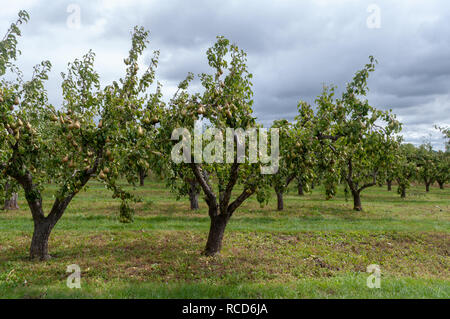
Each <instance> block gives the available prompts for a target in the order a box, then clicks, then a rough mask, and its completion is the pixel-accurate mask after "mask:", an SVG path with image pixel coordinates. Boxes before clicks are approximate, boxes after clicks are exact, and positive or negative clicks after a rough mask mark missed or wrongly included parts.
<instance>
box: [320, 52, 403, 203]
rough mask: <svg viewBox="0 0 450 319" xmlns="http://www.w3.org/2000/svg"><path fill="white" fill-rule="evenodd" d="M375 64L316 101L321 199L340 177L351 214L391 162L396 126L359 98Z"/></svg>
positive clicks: (388, 116) (327, 90)
mask: <svg viewBox="0 0 450 319" xmlns="http://www.w3.org/2000/svg"><path fill="white" fill-rule="evenodd" d="M375 63H376V61H375V59H374V58H373V57H370V61H369V63H368V64H366V65H365V67H364V68H363V69H362V70H360V71H358V72H357V73H356V74H355V76H354V78H353V80H352V81H351V82H350V83H348V84H347V87H346V89H345V91H344V92H343V93H342V96H341V97H340V98H335V97H334V95H335V88H334V87H331V88H329V87H324V90H323V93H322V94H321V95H320V96H319V97H318V98H317V99H316V104H317V111H316V113H315V115H314V119H315V126H314V130H315V133H314V135H315V138H317V139H318V140H319V141H320V142H321V145H322V146H321V150H322V155H321V158H322V163H323V164H324V165H325V166H326V169H324V172H325V174H324V184H325V186H326V191H327V196H332V195H334V193H335V192H336V185H337V184H338V183H339V182H340V181H341V177H343V179H344V181H345V183H346V190H349V192H351V194H352V197H353V209H354V210H357V211H360V210H362V205H361V192H362V191H364V190H365V189H367V188H368V187H371V186H375V185H377V184H381V183H383V182H384V180H386V176H385V175H386V174H385V172H386V169H387V167H389V165H391V163H392V162H393V161H394V160H395V149H396V147H397V145H398V143H399V138H398V137H397V136H396V134H397V133H398V132H399V131H400V129H401V124H400V123H399V121H398V120H396V117H395V115H394V114H392V113H391V111H380V110H377V109H376V108H375V107H373V106H371V105H370V104H369V102H368V101H367V99H364V97H365V96H366V94H367V92H368V86H367V79H368V77H369V74H370V72H373V71H374V70H375Z"/></svg>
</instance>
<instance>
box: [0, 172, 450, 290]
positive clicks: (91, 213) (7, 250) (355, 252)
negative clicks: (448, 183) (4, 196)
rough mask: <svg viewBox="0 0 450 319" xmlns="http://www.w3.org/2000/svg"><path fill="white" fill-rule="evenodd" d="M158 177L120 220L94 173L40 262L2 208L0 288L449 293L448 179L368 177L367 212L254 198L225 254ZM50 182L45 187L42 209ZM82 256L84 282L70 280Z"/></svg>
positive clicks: (26, 229) (14, 217)
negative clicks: (402, 185) (377, 183)
mask: <svg viewBox="0 0 450 319" xmlns="http://www.w3.org/2000/svg"><path fill="white" fill-rule="evenodd" d="M163 186H164V185H163V184H162V183H160V182H157V181H152V182H148V183H147V185H146V186H145V187H144V188H137V189H135V190H133V192H134V193H135V194H139V195H140V196H141V197H142V202H141V203H138V204H137V205H136V216H135V222H134V223H132V224H121V223H119V222H118V219H117V212H118V206H119V203H118V202H117V201H114V200H112V199H110V197H109V196H108V193H107V191H106V190H105V189H104V188H103V187H102V186H101V185H100V184H99V183H96V182H93V183H91V184H90V188H89V189H88V191H87V192H83V193H80V194H79V195H78V196H77V197H76V198H75V200H74V201H73V202H72V203H71V205H70V206H69V209H68V211H67V212H66V214H65V215H64V216H63V218H62V219H61V221H60V222H59V224H58V225H57V227H56V228H55V230H54V232H53V234H52V237H51V238H50V252H51V254H52V255H53V256H54V257H55V258H53V259H51V260H50V261H47V262H35V261H29V260H28V247H29V243H30V240H31V232H32V220H31V217H30V213H29V211H28V210H27V209H26V204H25V203H24V202H23V196H22V194H20V198H21V199H22V200H21V201H20V203H19V204H20V206H21V210H18V211H9V212H0V297H3V298H8V297H11V298H12V297H20V298H66V297H79V298H92V297H100V298H222V297H226V298H397V297H398V298H401V297H408V298H430V297H436V298H449V296H450V273H449V269H450V259H449V248H450V210H449V205H450V189H449V188H446V189H444V190H439V189H437V188H432V191H431V192H430V193H425V190H424V189H422V187H420V186H417V187H413V189H412V190H411V191H410V193H409V194H408V195H409V198H407V199H406V200H402V199H400V198H399V196H398V195H397V194H395V192H387V191H386V190H385V189H384V188H378V187H374V188H371V189H369V190H368V191H367V192H365V193H364V196H363V207H364V208H365V210H364V211H363V212H353V211H352V210H351V202H350V201H349V202H346V201H345V197H344V196H343V195H340V196H338V197H337V198H336V199H334V200H331V201H324V200H323V195H322V190H321V189H320V188H319V189H316V190H314V191H313V193H312V194H307V195H306V196H303V197H299V196H297V195H296V194H295V190H294V189H292V190H291V191H290V192H288V194H286V196H285V211H283V212H277V211H275V210H274V208H275V206H276V203H275V201H274V200H272V201H271V202H270V203H269V205H268V206H266V207H260V206H259V204H258V203H257V202H256V200H254V199H251V200H249V201H248V202H247V203H245V204H244V205H243V207H242V208H240V209H239V210H238V211H237V212H236V215H235V216H233V218H232V220H231V222H230V224H229V226H228V227H227V231H226V235H225V239H224V247H223V251H222V254H221V255H220V256H216V257H204V256H201V255H200V252H201V251H202V248H203V247H204V244H205V242H206V236H207V230H208V227H209V218H208V217H207V211H206V206H205V204H204V203H201V209H200V210H199V211H197V212H191V211H190V210H189V209H188V208H189V203H188V201H187V199H182V200H181V201H176V198H175V196H174V195H173V194H170V192H168V191H167V190H166V189H164V187H163ZM52 191H54V189H53V190H52V189H50V190H49V191H48V192H47V193H45V196H46V197H45V201H44V206H45V207H47V208H48V207H50V205H51V196H52ZM71 264H78V265H79V266H80V267H81V270H82V289H80V290H76V289H74V290H71V289H69V288H67V287H66V285H65V283H66V278H67V276H68V274H67V273H66V267H67V266H68V265H71ZM370 264H378V265H380V268H381V273H382V279H381V286H382V288H381V289H369V288H367V286H366V278H367V276H368V274H367V273H366V268H367V266H368V265H370Z"/></svg>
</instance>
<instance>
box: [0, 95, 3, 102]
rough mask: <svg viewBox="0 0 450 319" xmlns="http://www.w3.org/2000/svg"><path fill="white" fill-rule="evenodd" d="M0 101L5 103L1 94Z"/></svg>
mask: <svg viewBox="0 0 450 319" xmlns="http://www.w3.org/2000/svg"><path fill="white" fill-rule="evenodd" d="M0 103H3V96H1V95H0Z"/></svg>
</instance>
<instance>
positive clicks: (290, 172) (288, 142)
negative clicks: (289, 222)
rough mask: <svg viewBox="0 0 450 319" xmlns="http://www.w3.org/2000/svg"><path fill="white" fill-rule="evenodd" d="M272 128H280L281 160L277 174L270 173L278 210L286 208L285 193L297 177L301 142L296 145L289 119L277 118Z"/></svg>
mask: <svg viewBox="0 0 450 319" xmlns="http://www.w3.org/2000/svg"><path fill="white" fill-rule="evenodd" d="M272 128H278V129H279V132H280V133H279V143H280V144H279V145H280V150H279V152H280V161H279V168H278V172H277V173H276V174H273V175H270V181H271V184H272V187H273V188H274V190H275V194H276V195H277V210H280V211H281V210H283V209H284V203H283V194H284V193H285V192H286V191H287V188H288V187H289V184H290V183H291V182H292V181H293V180H294V179H295V178H296V177H297V170H296V168H295V158H296V157H297V155H298V154H299V153H298V151H299V149H297V148H300V144H298V145H296V142H297V140H296V136H295V135H294V130H293V128H292V124H291V123H289V122H288V121H287V120H277V121H274V123H273V124H272Z"/></svg>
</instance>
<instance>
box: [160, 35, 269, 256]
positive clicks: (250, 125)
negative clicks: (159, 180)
mask: <svg viewBox="0 0 450 319" xmlns="http://www.w3.org/2000/svg"><path fill="white" fill-rule="evenodd" d="M207 58H208V63H209V66H210V67H211V68H212V69H213V70H214V72H213V74H207V73H203V74H201V75H200V83H201V86H202V87H203V92H198V93H186V94H184V95H183V96H181V97H180V98H179V99H177V100H176V101H173V103H174V104H175V105H173V106H172V108H174V109H176V110H177V111H176V112H175V114H174V115H172V116H170V117H168V119H167V123H166V124H163V123H161V127H164V128H166V129H167V128H171V129H170V130H168V131H167V132H166V134H167V135H166V136H168V137H171V136H172V137H174V138H175V139H174V142H175V143H177V144H176V145H185V146H186V147H183V148H180V150H182V151H183V155H180V158H184V160H183V161H179V163H173V164H172V167H173V169H186V168H189V169H190V170H191V172H192V175H193V176H194V177H195V179H196V181H197V183H198V184H199V185H200V187H201V190H202V191H203V194H204V200H205V202H206V204H207V206H208V215H209V217H210V222H211V223H210V230H209V235H208V239H207V243H206V247H205V249H204V254H205V255H207V256H211V255H215V254H217V253H219V252H220V250H221V248H222V241H223V237H224V233H225V228H226V226H227V224H228V222H229V220H230V218H231V217H232V216H233V214H234V213H235V212H236V211H237V209H238V208H239V207H240V206H241V205H242V204H243V203H244V202H245V201H246V200H247V199H248V198H250V197H251V196H252V195H254V194H255V193H256V194H257V198H258V199H259V200H260V201H262V202H263V201H264V200H265V199H266V196H267V195H268V192H267V188H268V179H267V178H266V175H265V174H262V173H261V171H262V167H261V166H262V165H264V164H263V162H265V160H263V161H261V160H260V159H261V158H262V157H261V156H256V159H255V160H254V161H251V160H249V158H250V157H251V156H250V154H249V152H250V151H249V149H250V147H249V148H246V149H245V152H244V153H242V154H240V155H238V154H239V152H238V146H239V145H242V142H243V141H244V139H246V136H248V134H246V132H253V129H254V130H255V131H256V132H258V129H257V128H258V126H257V123H256V119H255V118H254V117H253V116H252V105H253V99H252V97H253V92H252V89H251V86H252V83H251V78H252V75H251V74H250V73H249V72H248V69H247V64H246V54H245V52H244V51H242V50H240V49H239V48H238V47H237V46H236V45H234V44H230V41H229V40H227V39H225V38H223V37H218V39H217V42H216V43H215V45H214V46H213V47H211V48H209V49H208V50H207ZM184 84H186V85H187V84H188V83H184ZM193 119H198V120H200V121H201V123H203V125H202V127H203V126H204V127H203V128H200V129H197V131H199V133H198V132H197V133H198V134H194V133H196V129H194V132H189V128H191V127H192V122H191V121H192V120H193ZM177 128H178V129H181V130H183V131H184V132H185V134H183V135H181V134H177V135H176V136H173V135H171V133H172V129H177ZM208 128H209V129H210V130H208ZM227 129H229V130H228V132H230V131H231V132H233V133H232V134H230V135H228V134H226V133H225V131H226V130H227ZM238 132H242V133H243V134H239V133H238ZM188 133H189V134H188ZM192 135H196V136H194V138H193V140H194V143H190V138H191V136H192ZM250 135H251V134H250ZM225 136H226V138H225V140H226V141H227V143H226V145H227V147H226V149H227V152H226V155H224V152H223V150H224V147H223V141H224V137H225ZM258 136H259V135H258ZM180 137H181V138H182V139H181V141H179V139H180ZM197 138H198V142H197V143H196V140H197ZM211 139H212V140H213V141H212V142H210V141H211ZM250 140H251V137H249V144H250ZM206 141H208V143H206V144H207V145H206V146H205V148H204V150H203V152H202V150H200V152H198V150H197V149H196V145H198V146H200V147H202V146H203V145H204V142H206ZM229 142H230V143H229ZM180 143H181V144H180ZM164 145H166V146H168V147H169V149H168V152H172V151H173V150H174V149H173V148H172V145H173V143H172V145H169V144H167V143H164ZM228 145H231V146H232V148H231V149H229V148H228ZM192 147H193V152H192V153H190V155H189V156H188V155H187V154H186V152H185V151H187V150H190V149H191V148H192ZM235 149H236V150H237V151H236V152H235ZM272 150H273V149H272ZM260 151H261V150H260ZM205 152H207V153H209V154H210V155H211V156H208V158H209V159H206V158H203V159H202V158H201V156H202V154H203V153H205ZM166 153H167V152H166ZM175 153H176V152H175ZM263 153H264V152H263ZM256 155H258V154H256ZM260 155H261V154H260ZM210 159H212V160H210ZM277 159H278V157H277ZM237 185H240V190H239V191H238V192H237V194H235V193H233V190H235V188H236V186H237Z"/></svg>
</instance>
